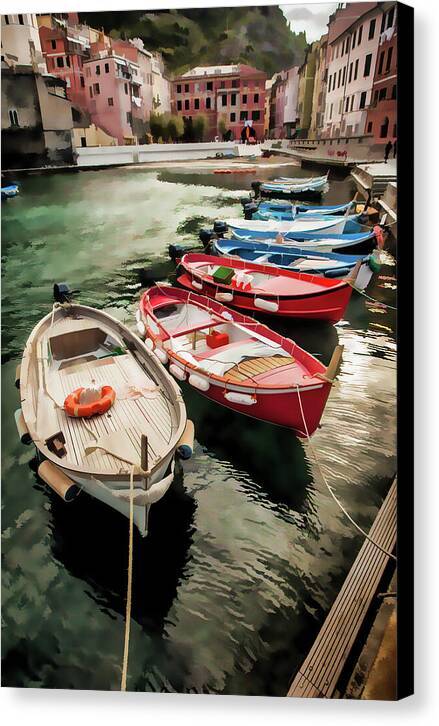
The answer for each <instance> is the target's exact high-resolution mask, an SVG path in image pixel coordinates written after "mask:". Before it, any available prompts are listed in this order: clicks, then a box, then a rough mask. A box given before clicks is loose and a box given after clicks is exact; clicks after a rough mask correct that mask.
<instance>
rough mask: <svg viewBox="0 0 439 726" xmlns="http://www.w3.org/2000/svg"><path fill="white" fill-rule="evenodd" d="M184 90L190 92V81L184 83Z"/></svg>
mask: <svg viewBox="0 0 439 726" xmlns="http://www.w3.org/2000/svg"><path fill="white" fill-rule="evenodd" d="M184 92H185V93H189V83H185V84H184Z"/></svg>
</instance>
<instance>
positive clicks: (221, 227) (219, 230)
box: [213, 222, 229, 237]
mask: <svg viewBox="0 0 439 726" xmlns="http://www.w3.org/2000/svg"><path fill="white" fill-rule="evenodd" d="M228 229H229V228H228V226H227V224H226V223H225V222H214V224H213V231H214V232H215V234H216V235H217V236H218V237H224V235H225V233H226V232H227V230H228Z"/></svg>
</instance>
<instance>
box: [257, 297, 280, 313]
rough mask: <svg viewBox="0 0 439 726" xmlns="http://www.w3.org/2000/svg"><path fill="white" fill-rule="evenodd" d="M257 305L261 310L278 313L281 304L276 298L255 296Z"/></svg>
mask: <svg viewBox="0 0 439 726" xmlns="http://www.w3.org/2000/svg"><path fill="white" fill-rule="evenodd" d="M255 307H256V308H260V309H261V310H268V312H270V313H277V311H278V310H279V304H278V303H277V302H274V300H264V299H263V298H261V297H255Z"/></svg>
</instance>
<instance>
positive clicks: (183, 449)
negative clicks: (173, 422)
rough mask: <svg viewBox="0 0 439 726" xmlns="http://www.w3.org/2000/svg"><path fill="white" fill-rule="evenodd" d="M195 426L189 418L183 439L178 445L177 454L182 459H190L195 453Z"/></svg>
mask: <svg viewBox="0 0 439 726" xmlns="http://www.w3.org/2000/svg"><path fill="white" fill-rule="evenodd" d="M194 438H195V426H194V423H193V421H191V420H190V419H189V418H188V420H187V421H186V426H185V429H184V431H183V434H182V437H181V439H180V441H179V442H178V444H177V453H178V455H179V457H180V458H181V459H184V460H186V459H190V458H191V456H192V454H193V451H194Z"/></svg>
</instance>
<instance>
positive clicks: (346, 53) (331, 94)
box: [322, 3, 381, 137]
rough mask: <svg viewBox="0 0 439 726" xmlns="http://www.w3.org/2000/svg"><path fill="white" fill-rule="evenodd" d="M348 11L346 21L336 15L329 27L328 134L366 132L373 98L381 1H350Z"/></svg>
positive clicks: (344, 134) (325, 134)
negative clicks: (339, 21)
mask: <svg viewBox="0 0 439 726" xmlns="http://www.w3.org/2000/svg"><path fill="white" fill-rule="evenodd" d="M347 11H348V12H349V14H348V15H346V14H343V15H342V20H343V23H342V24H340V23H337V18H335V19H333V20H332V21H331V20H330V23H329V26H328V56H327V64H328V73H327V78H328V81H327V87H326V110H325V116H324V121H323V131H322V135H324V136H326V137H349V136H362V135H364V134H365V132H366V118H367V112H368V106H369V104H370V103H371V100H372V88H373V82H374V75H375V66H376V60H377V53H378V44H379V38H380V24H381V10H380V3H350V4H349V5H348V6H347V8H346V12H347ZM352 18H354V20H353V21H352ZM348 20H351V22H350V24H349V25H347V21H348Z"/></svg>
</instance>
